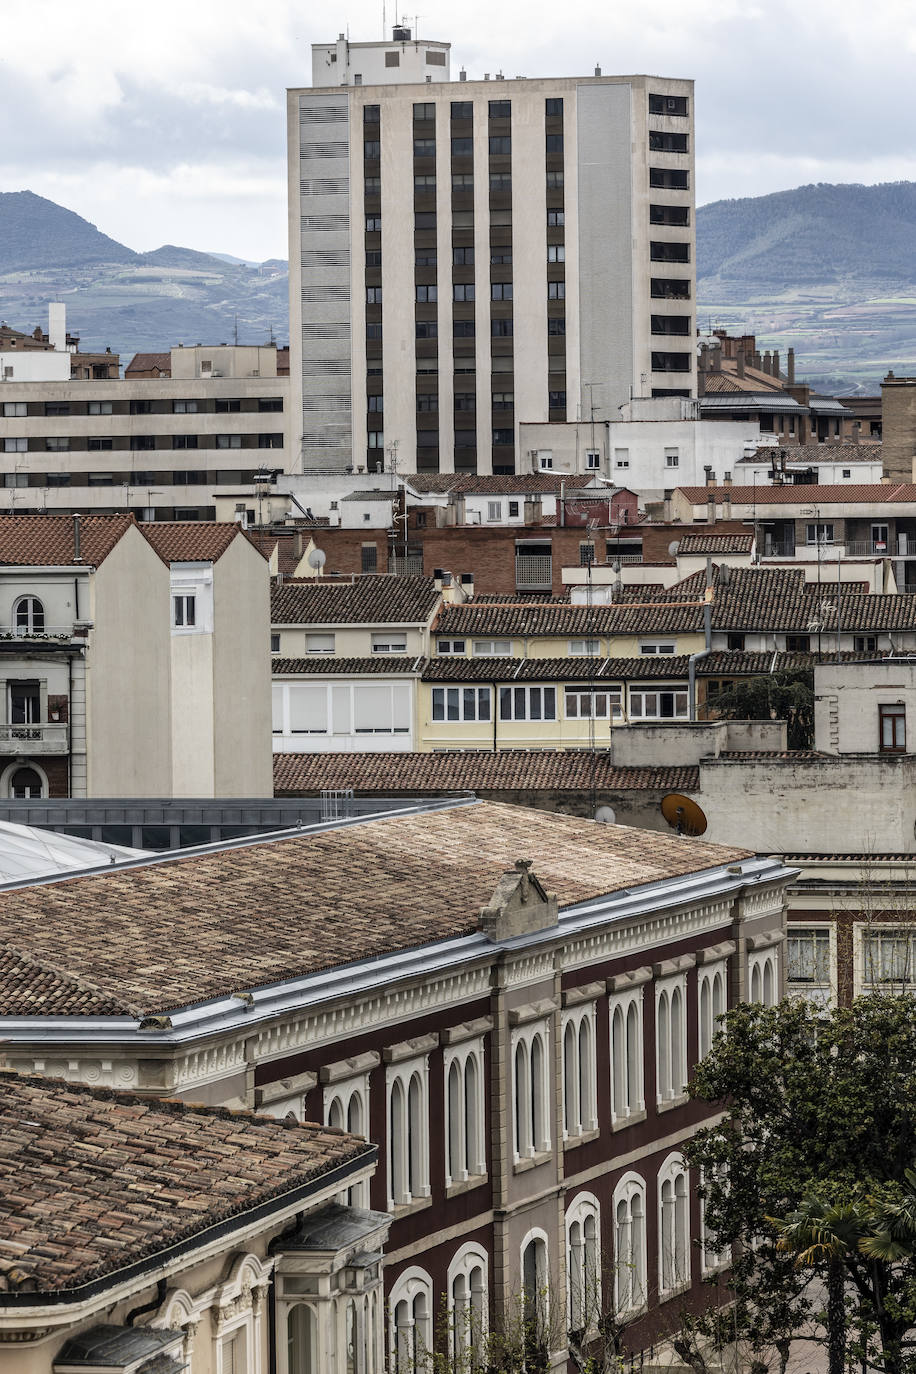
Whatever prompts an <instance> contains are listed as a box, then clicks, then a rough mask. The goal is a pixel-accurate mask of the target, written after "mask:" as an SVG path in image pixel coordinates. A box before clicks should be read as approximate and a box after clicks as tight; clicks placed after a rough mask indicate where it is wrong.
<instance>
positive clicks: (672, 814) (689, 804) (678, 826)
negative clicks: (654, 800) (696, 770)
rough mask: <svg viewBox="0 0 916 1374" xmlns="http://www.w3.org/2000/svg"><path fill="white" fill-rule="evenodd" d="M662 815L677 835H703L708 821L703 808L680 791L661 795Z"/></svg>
mask: <svg viewBox="0 0 916 1374" xmlns="http://www.w3.org/2000/svg"><path fill="white" fill-rule="evenodd" d="M661 810H662V815H663V816H664V818H665V820H666V821H667V822H668V824H669V825H670V826H671V829H672V830H676V831H677V833H678V834H679V835H694V836H696V835H703V834H705V833H706V827H707V825H708V824H709V822H708V821H707V819H706V815H705V813H704V811H703V808H702V807H701V806H699V805H698V803H697V802H695V801H693V800H692V799H691V798H690V797H685V796H683V795H682V794H681V793H680V792H669V793H668V795H667V796H666V797H662V803H661Z"/></svg>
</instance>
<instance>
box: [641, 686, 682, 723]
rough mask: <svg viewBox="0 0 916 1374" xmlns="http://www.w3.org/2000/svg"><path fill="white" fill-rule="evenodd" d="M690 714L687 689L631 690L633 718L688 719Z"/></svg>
mask: <svg viewBox="0 0 916 1374" xmlns="http://www.w3.org/2000/svg"><path fill="white" fill-rule="evenodd" d="M688 714H689V712H688V705H687V691H686V689H684V690H683V691H680V690H677V689H664V688H663V689H662V690H661V691H651V692H645V691H632V690H631V692H630V719H631V720H686V719H687V717H688Z"/></svg>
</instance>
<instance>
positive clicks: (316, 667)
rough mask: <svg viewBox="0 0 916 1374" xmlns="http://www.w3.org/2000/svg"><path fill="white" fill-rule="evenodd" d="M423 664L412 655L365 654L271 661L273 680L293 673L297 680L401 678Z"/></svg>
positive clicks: (320, 655)
mask: <svg viewBox="0 0 916 1374" xmlns="http://www.w3.org/2000/svg"><path fill="white" fill-rule="evenodd" d="M425 662H426V659H425V658H422V657H421V658H417V657H416V655H414V654H368V655H367V656H366V657H365V658H346V657H344V656H343V655H341V656H340V658H335V657H333V656H332V655H330V654H310V655H309V656H308V658H276V657H274V658H273V659H271V664H270V670H271V672H272V673H273V675H274V677H286V676H288V675H291V674H296V675H298V676H300V677H302V676H306V675H307V676H309V677H332V676H336V677H341V676H342V677H361V676H362V675H364V674H365V673H372V674H373V675H374V676H378V675H379V674H387V675H388V676H391V675H392V674H395V675H399V676H402V677H403V676H404V675H405V674H411V673H418V672H419V671H420V669H421V668H422V666H423V664H424V663H425Z"/></svg>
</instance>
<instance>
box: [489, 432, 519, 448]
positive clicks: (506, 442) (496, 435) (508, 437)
mask: <svg viewBox="0 0 916 1374" xmlns="http://www.w3.org/2000/svg"><path fill="white" fill-rule="evenodd" d="M514 439H515V435H514V434H513V432H512V430H511V429H494V431H493V444H494V446H495V445H499V444H502V445H503V446H504V447H507V448H511V446H512V443H513V441H514Z"/></svg>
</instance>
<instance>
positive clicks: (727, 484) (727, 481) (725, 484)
mask: <svg viewBox="0 0 916 1374" xmlns="http://www.w3.org/2000/svg"><path fill="white" fill-rule="evenodd" d="M731 484H732V475H731V473H730V472H726V473H725V475H724V476H723V478H722V485H723V487H730V486H731Z"/></svg>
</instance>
